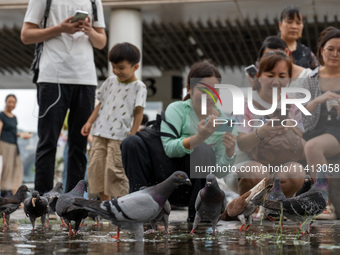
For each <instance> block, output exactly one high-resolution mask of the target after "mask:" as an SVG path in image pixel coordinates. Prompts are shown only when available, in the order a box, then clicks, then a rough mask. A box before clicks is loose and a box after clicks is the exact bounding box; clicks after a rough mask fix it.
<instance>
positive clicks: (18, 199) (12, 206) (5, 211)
mask: <svg viewBox="0 0 340 255" xmlns="http://www.w3.org/2000/svg"><path fill="white" fill-rule="evenodd" d="M27 192H29V190H28V188H27V186H26V185H21V186H20V187H19V188H18V190H17V192H16V193H15V194H14V195H13V196H10V197H7V198H6V199H13V200H15V201H13V202H12V203H7V204H4V205H1V206H0V215H1V216H2V218H3V226H7V225H8V224H9V219H10V214H11V213H13V212H15V211H16V210H17V209H18V208H19V206H20V204H21V203H22V202H23V201H24V200H25V198H26V193H27Z"/></svg>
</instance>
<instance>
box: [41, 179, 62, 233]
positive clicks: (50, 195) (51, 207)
mask: <svg viewBox="0 0 340 255" xmlns="http://www.w3.org/2000/svg"><path fill="white" fill-rule="evenodd" d="M62 191H63V184H62V183H61V182H57V184H56V185H55V186H54V188H53V189H51V190H50V191H49V192H46V193H44V195H43V196H44V197H45V198H47V200H48V214H47V222H46V228H48V224H49V221H50V214H54V213H55V212H56V209H55V206H56V204H57V200H58V198H59V196H60V195H61V192H62Z"/></svg>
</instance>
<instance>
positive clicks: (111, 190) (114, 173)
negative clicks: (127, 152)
mask: <svg viewBox="0 0 340 255" xmlns="http://www.w3.org/2000/svg"><path fill="white" fill-rule="evenodd" d="M121 143H122V142H121V141H119V140H109V142H108V146H107V147H108V150H107V157H106V164H105V165H106V166H105V178H104V180H105V184H104V193H105V195H106V196H108V197H115V198H118V197H122V196H125V195H127V194H129V180H128V178H127V177H126V174H125V171H124V168H123V164H122V154H121V151H120V145H121Z"/></svg>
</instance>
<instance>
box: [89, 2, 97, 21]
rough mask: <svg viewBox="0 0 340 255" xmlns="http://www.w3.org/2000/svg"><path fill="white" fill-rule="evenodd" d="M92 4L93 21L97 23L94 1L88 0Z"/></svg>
mask: <svg viewBox="0 0 340 255" xmlns="http://www.w3.org/2000/svg"><path fill="white" fill-rule="evenodd" d="M90 1H91V4H92V14H93V19H94V21H98V13H97V5H96V0H90Z"/></svg>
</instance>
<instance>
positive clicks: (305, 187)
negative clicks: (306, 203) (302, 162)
mask: <svg viewBox="0 0 340 255" xmlns="http://www.w3.org/2000/svg"><path fill="white" fill-rule="evenodd" d="M312 185H313V179H312V177H311V176H310V175H309V174H306V175H305V180H304V182H303V185H302V187H301V188H300V189H299V190H298V191H297V192H296V193H295V195H294V196H295V197H297V196H299V195H301V194H303V193H305V192H306V191H308V190H309V189H310V188H311V187H312Z"/></svg>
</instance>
